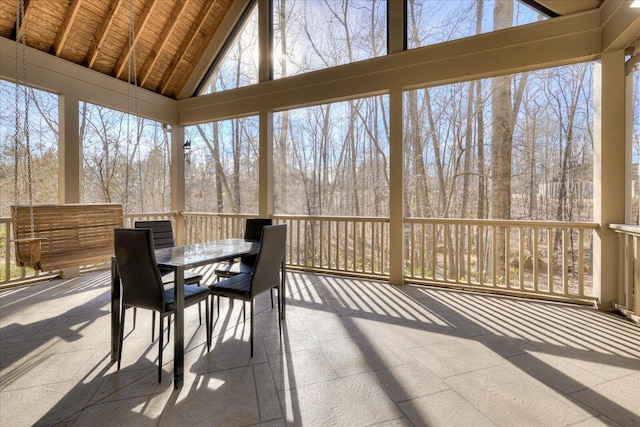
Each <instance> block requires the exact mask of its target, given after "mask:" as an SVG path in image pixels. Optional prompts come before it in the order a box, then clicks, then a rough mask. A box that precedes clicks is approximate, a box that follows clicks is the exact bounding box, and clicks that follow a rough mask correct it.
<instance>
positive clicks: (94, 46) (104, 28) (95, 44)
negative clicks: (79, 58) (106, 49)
mask: <svg viewBox="0 0 640 427" xmlns="http://www.w3.org/2000/svg"><path fill="white" fill-rule="evenodd" d="M123 2H124V0H112V1H111V6H109V12H108V13H107V15H106V16H105V17H104V19H103V20H102V22H101V23H100V27H99V28H98V31H96V34H95V37H94V39H93V41H92V42H91V46H89V50H88V51H87V54H86V55H85V57H84V64H85V65H86V66H87V67H88V68H93V64H94V63H95V62H96V58H97V57H98V54H99V53H100V48H101V47H102V45H103V44H104V42H105V41H106V40H107V34H109V30H110V29H111V26H112V25H113V17H114V16H115V13H116V11H117V10H118V9H119V8H120V6H121V5H122V3H123Z"/></svg>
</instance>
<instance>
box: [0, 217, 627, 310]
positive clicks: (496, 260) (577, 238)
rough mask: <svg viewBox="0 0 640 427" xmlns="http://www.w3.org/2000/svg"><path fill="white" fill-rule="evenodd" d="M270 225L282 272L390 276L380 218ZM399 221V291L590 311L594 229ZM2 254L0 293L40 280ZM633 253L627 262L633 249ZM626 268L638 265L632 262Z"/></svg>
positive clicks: (212, 227)
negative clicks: (276, 235) (509, 298)
mask: <svg viewBox="0 0 640 427" xmlns="http://www.w3.org/2000/svg"><path fill="white" fill-rule="evenodd" d="M177 215H178V214H177V213H146V214H129V215H126V217H125V226H127V227H132V226H133V223H134V221H136V220H149V219H173V220H175V219H176V217H177ZM182 216H183V218H184V222H185V227H186V228H185V234H184V236H185V242H186V243H188V244H189V243H197V242H203V241H208V240H217V239H224V238H228V237H242V235H243V233H244V221H245V220H246V218H249V217H254V216H255V215H235V214H211V213H201V212H188V213H182ZM273 219H274V223H286V224H287V225H288V237H287V238H288V248H287V263H288V265H289V267H290V268H293V269H302V270H306V271H316V272H325V273H332V274H343V275H352V276H362V277H371V278H379V279H383V280H384V279H387V278H388V277H389V270H390V262H391V256H390V250H391V249H390V243H389V219H388V218H378V217H333V216H298V215H274V216H273ZM404 222H405V233H404V248H403V250H404V254H403V258H404V280H405V282H408V283H435V284H439V285H445V286H454V287H462V288H467V289H481V290H486V291H490V292H499V293H506V294H515V295H524V296H533V297H538V298H546V299H553V300H561V301H562V300H570V301H578V302H590V301H593V300H595V299H596V298H597V296H596V295H594V292H593V286H592V282H593V276H592V265H593V260H592V245H593V233H594V231H595V230H597V225H596V224H594V223H564V222H547V221H494V220H467V219H464V220H462V219H442V218H406V219H405V221H404ZM10 229H11V224H10V219H9V218H1V219H0V233H3V234H0V237H2V238H4V236H6V235H10V232H11V230H10ZM500 233H503V234H504V241H505V247H508V248H509V250H508V251H505V256H500V254H499V253H498V246H499V245H498V241H499V234H500ZM639 235H640V234H638V233H637V232H636V234H629V233H627V234H625V236H627V237H625V239H630V240H628V242H632V244H631V243H626V245H627V247H633V248H637V245H638V236H639ZM633 245H635V246H633ZM0 248H2V249H4V257H3V261H4V263H3V265H4V276H3V277H2V280H0V285H5V284H7V283H14V282H24V281H25V280H27V279H29V278H35V279H42V278H43V277H42V276H41V273H37V272H33V271H28V270H25V269H18V268H16V267H15V262H14V259H13V258H12V254H11V248H10V246H9V245H8V244H7V242H6V238H4V240H2V241H0ZM533 248H535V250H533ZM628 250H630V249H628ZM633 251H635V252H633ZM633 251H632V252H631V254H633V256H635V254H637V253H638V249H633ZM628 256H631V255H628ZM633 259H635V260H637V256H635V258H633ZM636 263H637V261H636ZM633 265H634V266H635V265H636V264H633ZM621 268H622V267H621ZM628 268H629V267H628V266H627V267H625V269H626V270H625V271H627V274H628V275H629V274H630V275H631V276H633V277H634V278H635V277H636V275H637V276H639V277H640V273H638V271H639V270H640V269H636V270H633V271H634V272H633V274H631V273H628V271H629V270H628ZM7 271H9V272H10V274H7V273H6V272H7ZM0 273H2V271H0ZM39 274H40V276H39ZM631 276H629V277H631ZM625 286H627V288H625V290H624V291H621V295H624V297H621V303H620V305H621V307H622V306H624V307H625V310H627V311H629V310H630V311H631V312H636V311H634V310H636V308H635V307H637V306H638V302H637V298H638V297H637V292H636V293H634V292H635V291H634V289H636V288H635V287H632V288H628V286H631V285H628V284H625ZM633 286H635V284H634V285H633ZM629 289H631V290H629ZM630 295H634V297H631V296H630ZM629 298H632V300H631V303H630V302H629ZM633 298H635V299H633ZM629 307H633V308H632V309H630V308H629Z"/></svg>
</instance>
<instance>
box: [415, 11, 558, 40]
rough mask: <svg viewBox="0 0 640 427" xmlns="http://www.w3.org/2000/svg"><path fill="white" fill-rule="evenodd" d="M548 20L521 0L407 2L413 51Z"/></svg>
mask: <svg viewBox="0 0 640 427" xmlns="http://www.w3.org/2000/svg"><path fill="white" fill-rule="evenodd" d="M543 19H546V17H545V16H544V15H541V14H540V13H539V12H538V11H535V10H533V9H531V8H530V7H529V6H526V5H525V4H523V3H521V2H519V1H517V0H407V47H408V48H409V49H413V48H417V47H422V46H428V45H432V44H437V43H443V42H446V41H450V40H456V39H461V38H464V37H470V36H473V35H476V34H482V33H488V32H491V31H494V30H497V29H501V28H509V27H516V26H519V25H524V24H529V23H532V22H536V21H539V20H543Z"/></svg>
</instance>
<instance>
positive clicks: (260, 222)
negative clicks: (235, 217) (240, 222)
mask: <svg viewBox="0 0 640 427" xmlns="http://www.w3.org/2000/svg"><path fill="white" fill-rule="evenodd" d="M271 224H273V220H272V219H271V218H247V220H246V221H245V227H244V240H251V241H253V242H259V241H260V239H261V238H262V227H265V226H267V225H271ZM257 258H258V257H257V255H245V256H243V257H241V258H240V260H241V261H242V262H243V263H245V264H248V265H256V259H257Z"/></svg>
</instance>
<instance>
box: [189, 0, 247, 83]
mask: <svg viewBox="0 0 640 427" xmlns="http://www.w3.org/2000/svg"><path fill="white" fill-rule="evenodd" d="M258 49H259V46H258V7H257V6H254V7H253V8H252V9H251V10H250V11H249V13H248V14H247V15H246V18H245V20H244V22H243V23H242V25H241V26H240V27H239V28H238V31H237V32H236V33H235V34H234V37H233V38H232V39H231V40H230V41H229V43H228V44H227V45H226V50H225V51H224V52H223V53H222V56H221V57H220V58H219V59H218V60H217V61H216V62H215V63H214V68H213V72H212V74H211V76H210V78H209V79H208V81H207V83H206V84H205V85H204V87H203V89H202V90H201V91H200V95H206V94H209V93H213V92H222V91H225V90H229V89H236V88H239V87H243V86H249V85H252V84H256V83H258V68H259V67H258V65H259V64H258V61H259V58H258V52H259V50H258Z"/></svg>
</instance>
